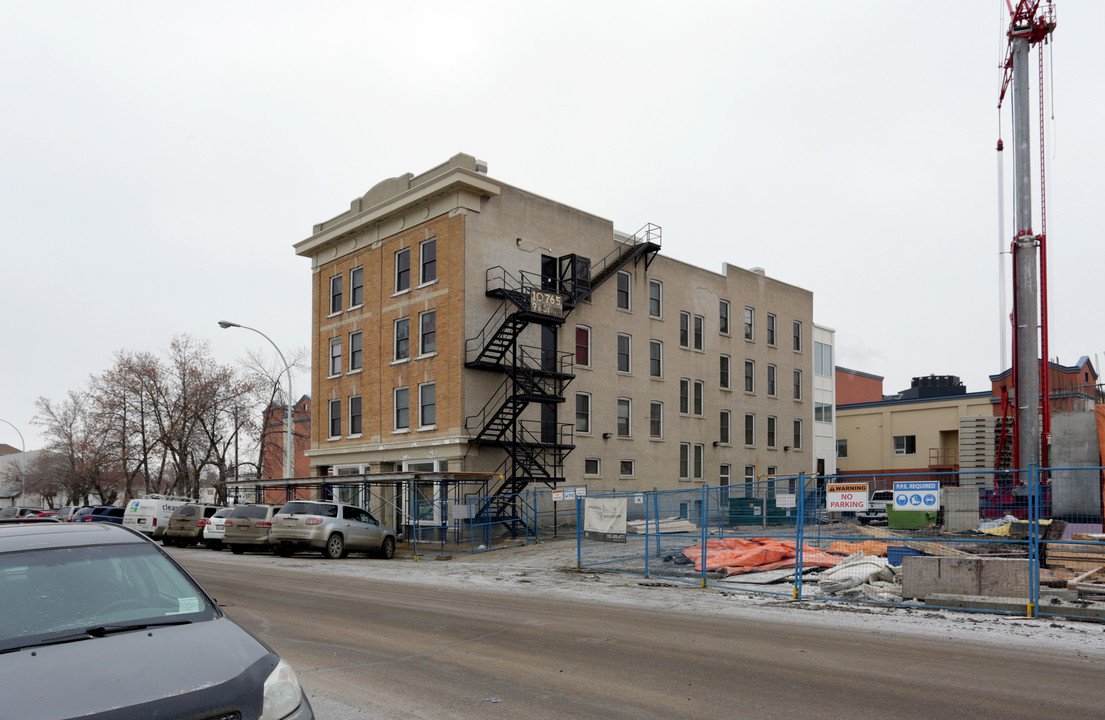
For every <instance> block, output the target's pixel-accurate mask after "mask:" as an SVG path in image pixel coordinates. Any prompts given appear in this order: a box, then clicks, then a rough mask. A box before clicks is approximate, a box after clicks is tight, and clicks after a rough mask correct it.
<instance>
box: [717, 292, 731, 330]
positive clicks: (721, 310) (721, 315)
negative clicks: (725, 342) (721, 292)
mask: <svg viewBox="0 0 1105 720" xmlns="http://www.w3.org/2000/svg"><path fill="white" fill-rule="evenodd" d="M718 332H720V333H721V334H722V335H728V334H729V301H728V300H719V301H718Z"/></svg>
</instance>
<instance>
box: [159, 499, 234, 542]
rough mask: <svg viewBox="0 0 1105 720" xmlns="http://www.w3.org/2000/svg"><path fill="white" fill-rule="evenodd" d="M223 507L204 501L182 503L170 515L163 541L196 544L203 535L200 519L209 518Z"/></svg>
mask: <svg viewBox="0 0 1105 720" xmlns="http://www.w3.org/2000/svg"><path fill="white" fill-rule="evenodd" d="M221 509H222V507H221V506H220V505H204V504H202V503H188V504H186V505H181V506H180V507H178V508H177V509H176V510H175V511H173V514H172V515H171V516H169V524H168V526H167V527H166V528H165V536H164V537H162V538H161V542H163V543H165V544H166V545H179V546H181V547H187V546H189V545H195V544H196V543H198V542H199V541H200V539H201V538H202V537H203V526H202V525H200V520H207V519H208V518H210V517H211V516H212V515H214V514H215V513H217V512H218V511H219V510H221Z"/></svg>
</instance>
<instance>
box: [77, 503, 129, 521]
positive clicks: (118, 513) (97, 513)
mask: <svg viewBox="0 0 1105 720" xmlns="http://www.w3.org/2000/svg"><path fill="white" fill-rule="evenodd" d="M125 511H126V510H125V508H121V507H115V506H114V505H97V506H96V507H94V508H92V511H91V512H90V513H88V514H87V515H85V516H84V517H82V518H81V522H110V523H115V524H116V525H122V524H123V513H124V512H125Z"/></svg>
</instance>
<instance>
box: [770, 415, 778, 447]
mask: <svg viewBox="0 0 1105 720" xmlns="http://www.w3.org/2000/svg"><path fill="white" fill-rule="evenodd" d="M778 423H779V421H778V419H777V418H776V417H774V416H772V415H768V416H767V446H768V447H769V448H771V449H774V448H775V441H776V438H775V435H776V429H777V426H778Z"/></svg>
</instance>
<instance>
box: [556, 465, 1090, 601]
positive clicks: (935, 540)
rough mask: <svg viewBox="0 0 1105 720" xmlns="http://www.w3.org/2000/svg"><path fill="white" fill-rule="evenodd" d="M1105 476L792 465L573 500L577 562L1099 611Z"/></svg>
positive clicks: (712, 583)
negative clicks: (731, 480) (829, 471)
mask: <svg viewBox="0 0 1105 720" xmlns="http://www.w3.org/2000/svg"><path fill="white" fill-rule="evenodd" d="M1103 478H1105V472H1103V469H1102V468H1100V467H1090V468H1085V467H1078V468H1031V469H1029V470H1027V471H1023V472H1021V471H1006V472H981V471H971V472H947V473H931V472H930V473H902V474H878V475H842V476H835V477H814V476H805V475H798V476H795V477H788V478H772V479H769V480H759V481H755V482H748V483H742V484H738V485H728V486H724V487H698V488H694V489H686V490H671V491H652V492H609V493H600V492H591V493H589V494H588V495H587V496H586V497H579V498H577V499H576V513H577V517H576V523H575V524H576V542H577V566H578V567H579V568H580V569H588V570H598V571H604V572H616V573H629V574H633V575H639V576H642V577H648V578H662V579H665V580H670V581H672V582H677V583H687V584H690V585H696V586H701V587H711V588H723V589H731V590H740V591H743V592H752V593H764V594H768V595H778V596H782V597H786V598H790V599H796V600H812V599H820V600H826V601H834V602H858V603H871V604H880V605H893V606H904V607H941V608H956V609H962V610H970V611H979V612H995V613H1007V614H1015V615H1028V616H1045V615H1053V616H1064V617H1092V618H1097V619H1105V534H1103V530H1102V519H1103V514H1105V511H1103V494H1102V483H1103Z"/></svg>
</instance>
